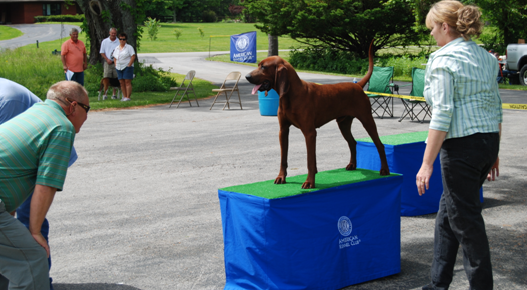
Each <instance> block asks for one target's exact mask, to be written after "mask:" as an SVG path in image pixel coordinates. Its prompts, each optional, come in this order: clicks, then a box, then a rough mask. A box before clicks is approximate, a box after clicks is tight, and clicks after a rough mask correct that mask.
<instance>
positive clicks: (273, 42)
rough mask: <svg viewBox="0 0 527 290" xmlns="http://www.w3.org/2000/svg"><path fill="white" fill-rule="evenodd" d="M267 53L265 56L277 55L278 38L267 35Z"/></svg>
mask: <svg viewBox="0 0 527 290" xmlns="http://www.w3.org/2000/svg"><path fill="white" fill-rule="evenodd" d="M268 37H269V51H268V52H267V56H268V57H269V56H273V55H278V36H274V35H271V34H269V35H268Z"/></svg>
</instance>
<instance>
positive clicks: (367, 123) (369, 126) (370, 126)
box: [357, 114, 390, 175]
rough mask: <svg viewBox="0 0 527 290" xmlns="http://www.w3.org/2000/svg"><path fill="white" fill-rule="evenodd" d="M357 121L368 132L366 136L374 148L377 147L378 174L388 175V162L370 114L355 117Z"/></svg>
mask: <svg viewBox="0 0 527 290" xmlns="http://www.w3.org/2000/svg"><path fill="white" fill-rule="evenodd" d="M357 119H359V121H360V122H361V123H362V126H364V129H366V132H368V135H370V137H371V139H372V140H373V143H374V144H375V147H377V152H379V157H380V158H381V170H380V174H381V175H390V168H389V167H388V161H387V160H386V153H385V152H384V145H383V144H382V142H381V139H379V133H378V132H377V125H375V121H374V120H373V116H372V115H371V114H367V115H364V116H362V117H358V116H357Z"/></svg>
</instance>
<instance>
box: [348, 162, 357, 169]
mask: <svg viewBox="0 0 527 290" xmlns="http://www.w3.org/2000/svg"><path fill="white" fill-rule="evenodd" d="M355 169H357V164H354V163H350V164H348V166H346V170H355Z"/></svg>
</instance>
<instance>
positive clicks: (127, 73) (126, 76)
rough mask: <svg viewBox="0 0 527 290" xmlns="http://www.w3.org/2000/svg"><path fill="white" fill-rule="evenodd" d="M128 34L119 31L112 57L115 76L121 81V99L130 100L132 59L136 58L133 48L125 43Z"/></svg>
mask: <svg viewBox="0 0 527 290" xmlns="http://www.w3.org/2000/svg"><path fill="white" fill-rule="evenodd" d="M126 39H128V35H126V33H124V32H121V33H119V46H117V47H116V48H115V50H114V51H113V55H112V56H113V58H114V63H115V69H116V71H117V77H118V78H119V82H120V83H121V91H122V92H123V98H122V100H121V101H124V102H126V101H130V95H131V94H132V79H133V78H134V61H135V58H136V55H135V51H134V48H133V47H132V46H131V45H129V44H127V43H126Z"/></svg>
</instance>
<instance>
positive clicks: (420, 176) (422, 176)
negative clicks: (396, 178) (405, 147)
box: [415, 163, 434, 195]
mask: <svg viewBox="0 0 527 290" xmlns="http://www.w3.org/2000/svg"><path fill="white" fill-rule="evenodd" d="M433 171H434V165H433V164H432V165H426V164H424V163H423V165H421V169H419V172H418V173H417V176H416V177H415V183H416V185H417V191H419V195H423V194H425V190H428V188H429V186H430V177H431V176H432V172H433Z"/></svg>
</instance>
